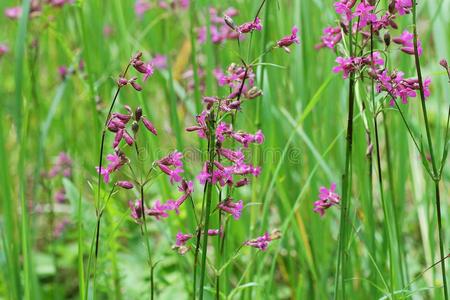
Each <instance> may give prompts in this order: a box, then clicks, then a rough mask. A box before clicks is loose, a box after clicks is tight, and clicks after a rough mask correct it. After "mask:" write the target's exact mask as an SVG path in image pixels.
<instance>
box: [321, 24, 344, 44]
mask: <svg viewBox="0 0 450 300" xmlns="http://www.w3.org/2000/svg"><path fill="white" fill-rule="evenodd" d="M321 40H322V44H319V45H318V46H317V48H321V47H324V46H325V47H328V48H330V49H333V48H334V47H335V46H336V44H337V43H339V42H340V41H341V40H342V32H341V28H340V27H327V28H325V29H324V30H323V35H322V38H321Z"/></svg>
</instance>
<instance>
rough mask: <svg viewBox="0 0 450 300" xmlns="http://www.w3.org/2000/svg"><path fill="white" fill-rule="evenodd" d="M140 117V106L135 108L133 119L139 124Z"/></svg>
mask: <svg viewBox="0 0 450 300" xmlns="http://www.w3.org/2000/svg"><path fill="white" fill-rule="evenodd" d="M141 117H142V108H141V107H140V106H138V107H137V108H136V111H135V112H134V119H135V120H136V121H138V122H139V120H140V119H141Z"/></svg>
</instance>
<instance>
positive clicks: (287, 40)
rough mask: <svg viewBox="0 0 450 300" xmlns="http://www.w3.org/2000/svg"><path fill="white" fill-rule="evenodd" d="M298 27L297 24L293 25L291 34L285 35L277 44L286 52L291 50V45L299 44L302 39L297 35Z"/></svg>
mask: <svg viewBox="0 0 450 300" xmlns="http://www.w3.org/2000/svg"><path fill="white" fill-rule="evenodd" d="M297 33H298V28H297V26H294V27H292V33H291V35H288V36H285V37H283V38H282V39H280V40H279V41H278V42H277V46H278V47H280V48H283V49H284V50H285V51H286V52H288V53H289V52H290V50H289V48H288V47H289V46H290V45H292V44H293V43H296V44H299V43H300V40H299V38H298V36H297Z"/></svg>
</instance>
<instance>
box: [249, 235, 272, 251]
mask: <svg viewBox="0 0 450 300" xmlns="http://www.w3.org/2000/svg"><path fill="white" fill-rule="evenodd" d="M270 241H272V239H271V237H270V235H269V233H268V232H266V233H264V235H263V236H260V237H257V238H255V239H252V240H248V241H246V242H245V243H244V245H246V246H250V247H254V248H257V249H259V250H262V251H265V250H266V249H267V247H268V246H269V243H270Z"/></svg>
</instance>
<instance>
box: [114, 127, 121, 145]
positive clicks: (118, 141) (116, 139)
mask: <svg viewBox="0 0 450 300" xmlns="http://www.w3.org/2000/svg"><path fill="white" fill-rule="evenodd" d="M122 137H123V129H119V131H117V133H116V136H115V137H114V143H113V148H116V147H117V146H119V143H120V141H121V140H122Z"/></svg>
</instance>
